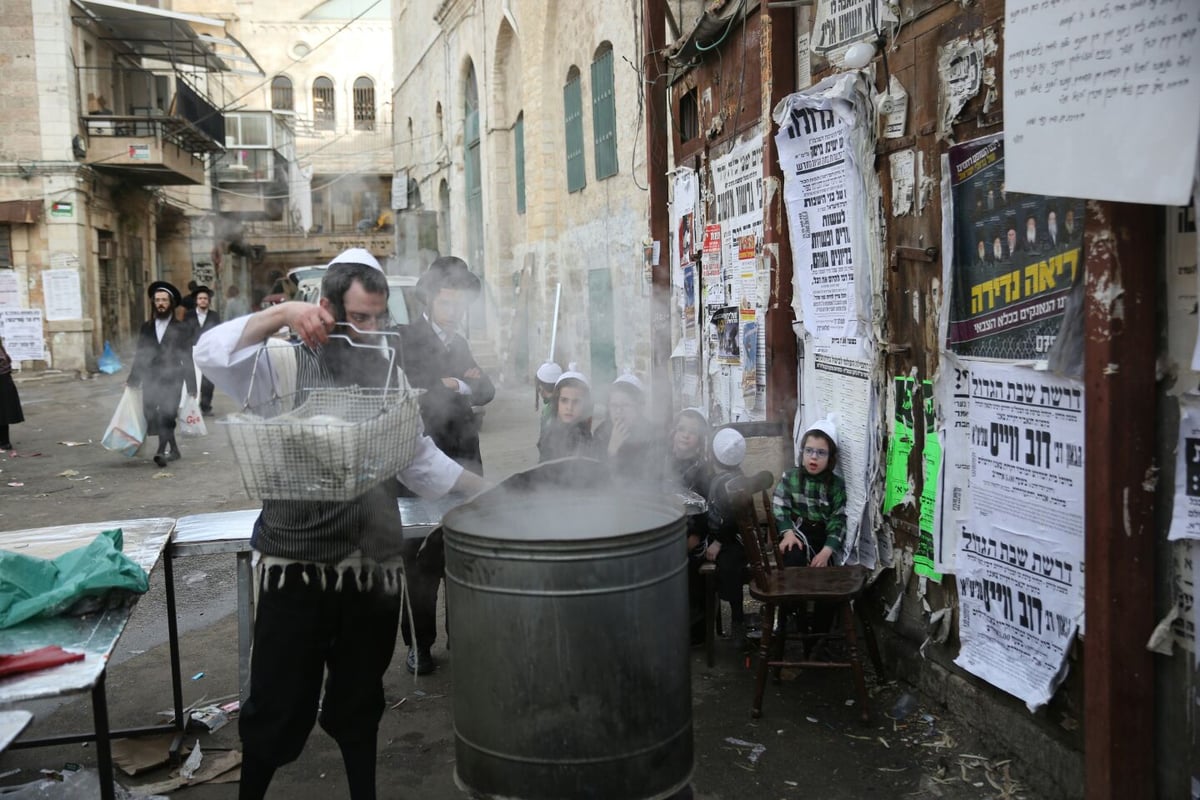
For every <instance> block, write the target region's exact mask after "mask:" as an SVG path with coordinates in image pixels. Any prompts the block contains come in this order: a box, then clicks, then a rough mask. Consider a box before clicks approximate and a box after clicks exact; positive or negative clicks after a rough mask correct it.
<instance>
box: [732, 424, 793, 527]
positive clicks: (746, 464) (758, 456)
mask: <svg viewBox="0 0 1200 800" xmlns="http://www.w3.org/2000/svg"><path fill="white" fill-rule="evenodd" d="M721 428H731V429H733V430H735V431H737V432H738V433H740V434H741V435H742V436H744V437H745V439H746V458H745V460H744V461H743V462H742V471H743V472H745V473H746V474H747V475H753V474H755V473H757V472H759V471H761V470H767V471H769V472H770V473H771V476H772V484H771V486H772V487H773V486H774V485H775V484H776V483H778V482H779V479H780V478H782V477H783V473H784V472H785V471H786V470H787V469H789V468H790V467H792V466H794V463H795V454H794V447H793V443H792V433H791V430H790V429H789V428H788V427H787V426H786V425H784V424H783V423H782V422H778V421H776V422H730V423H727V424H725V425H721V426H720V427H719V428H718V429H717V430H720V429H721ZM769 491H770V489H768V492H769ZM756 494H757V492H756ZM766 499H767V502H766V503H765V504H762V503H761V502H756V506H760V507H759V508H758V520H759V524H760V525H761V524H766V522H767V521H768V520H769V519H770V518H771V503H770V495H769V494H768V495H767V497H766Z"/></svg>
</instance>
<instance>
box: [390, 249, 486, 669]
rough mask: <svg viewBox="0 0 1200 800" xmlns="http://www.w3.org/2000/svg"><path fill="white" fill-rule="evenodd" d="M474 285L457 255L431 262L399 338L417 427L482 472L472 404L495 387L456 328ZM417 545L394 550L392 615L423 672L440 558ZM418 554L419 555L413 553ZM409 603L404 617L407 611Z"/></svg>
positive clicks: (435, 549)
mask: <svg viewBox="0 0 1200 800" xmlns="http://www.w3.org/2000/svg"><path fill="white" fill-rule="evenodd" d="M479 289H480V286H479V278H477V277H475V275H473V274H472V273H471V271H470V270H469V269H467V264H466V262H464V261H463V260H462V259H461V258H455V257H453V256H443V257H441V258H438V259H436V260H435V261H434V262H433V263H432V264H431V265H430V266H429V269H428V270H426V271H425V274H423V275H422V276H421V279H420V280H419V281H418V282H417V292H418V294H420V295H421V298H422V300H423V301H424V303H425V309H424V312H423V313H422V315H421V316H420V317H419V318H418V319H416V320H414V321H412V322H411V323H409V324H408V325H402V326H401V327H400V335H401V342H402V344H403V348H404V350H403V356H404V374H405V375H407V376H408V380H409V382H410V383H411V384H412V385H413V386H415V387H417V388H419V389H424V390H425V393H424V394H422V395H421V421H422V422H423V423H424V425H425V432H426V433H427V434H428V435H429V438H431V439H433V443H434V444H436V445H437V446H438V449H440V450H441V451H442V452H443V453H445V454H446V455H448V456H450V458H452V459H454V460H455V461H457V462H458V463H459V464H461V465H462V466H463V467H464V468H466V469H467V470H469V471H471V472H474V473H475V474H477V475H482V474H483V457H482V455H481V454H480V451H479V422H478V419H477V417H476V415H475V409H474V406H481V405H484V404H485V403H489V402H491V400H492V398H493V397H495V396H496V387H495V386H493V385H492V381H491V380H490V379H489V378H488V376H487V375H485V374H484V372H483V370H481V369H480V368H479V365H478V364H476V363H475V357H474V356H472V355H471V348H470V346H469V345H468V344H467V340H466V339H464V338H463V336H462V334H460V333H458V329H459V327H460V326H461V325H462V321H463V317H464V316H465V315H466V311H467V305H468V304H469V303H470V302H471V300H472V299H474V298H475V297H477V296H478V295H479ZM405 491H407V490H406V489H405ZM422 544H423V542H422V540H420V539H411V540H408V541H405V543H404V546H403V548H402V550H401V557H402V558H403V560H404V569H405V575H406V576H407V580H408V595H407V597H406V599H405V607H404V609H403V610H402V613H401V616H400V633H401V636H402V637H403V638H404V643H405V644H406V645H408V648H409V650H408V658H407V660H406V662H405V666H406V667H407V669H408V671H409V672H414V673H418V674H422V675H424V674H427V673H429V672H432V671H433V670H434V669H435V668H436V666H437V665H436V664H435V663H434V661H433V657H432V656H431V655H430V652H429V649H430V647H432V646H433V643H434V641H435V639H436V638H437V596H438V586H439V584H440V583H441V578H442V574H443V568H442V567H443V564H444V560H443V559H444V556H443V554H442V550H441V542H440V541H433V540H430V541H429V542H428V544H427V546H424V547H422ZM418 551H420V552H422V553H423V555H422V556H420V557H418ZM410 601H411V603H412V613H411V615H410V614H409V613H407V604H408V602H410ZM410 616H411V618H412V623H413V624H412V626H411V627H410V625H409V618H410Z"/></svg>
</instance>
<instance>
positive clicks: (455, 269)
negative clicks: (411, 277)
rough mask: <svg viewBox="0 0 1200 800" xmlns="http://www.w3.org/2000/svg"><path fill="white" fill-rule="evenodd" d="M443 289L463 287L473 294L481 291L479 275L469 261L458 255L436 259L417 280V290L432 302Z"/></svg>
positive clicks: (462, 288)
mask: <svg viewBox="0 0 1200 800" xmlns="http://www.w3.org/2000/svg"><path fill="white" fill-rule="evenodd" d="M442 289H461V290H463V291H465V292H468V293H469V294H472V295H478V294H479V292H480V283H479V276H478V275H476V274H475V273H473V272H471V270H470V268H468V267H467V262H465V261H463V260H462V259H461V258H458V257H457V256H441V257H440V258H436V259H434V261H433V263H432V264H430V265H429V269H427V270H425V272H424V273H423V274H422V275H421V277H420V279H418V280H417V292H418V293H420V294H421V295H422V297H424V299H425V302H427V303H428V302H432V301H433V298H434V297H435V296H436V295H437V293H438V292H440V291H441V290H442Z"/></svg>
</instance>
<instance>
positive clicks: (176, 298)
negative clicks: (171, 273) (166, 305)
mask: <svg viewBox="0 0 1200 800" xmlns="http://www.w3.org/2000/svg"><path fill="white" fill-rule="evenodd" d="M155 292H166V293H167V294H169V295H171V305H173V306H177V305H179V302H180V300H182V299H183V298H182V297H181V296H180V294H179V290H178V289H176V288H175V286H174V285H173V284H170V283H167V282H166V281H155V282H154V283H152V284H150V288H148V289H146V294H147V295H148V296H149V297H150V300H151V301H153V300H154V293H155Z"/></svg>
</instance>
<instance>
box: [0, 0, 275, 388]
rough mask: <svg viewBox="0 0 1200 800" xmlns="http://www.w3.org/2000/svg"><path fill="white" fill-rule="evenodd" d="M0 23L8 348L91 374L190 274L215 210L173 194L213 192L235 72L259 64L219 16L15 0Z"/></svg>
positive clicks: (0, 306)
mask: <svg viewBox="0 0 1200 800" xmlns="http://www.w3.org/2000/svg"><path fill="white" fill-rule="evenodd" d="M0 18H3V19H4V20H5V24H4V30H3V33H2V34H0V58H2V60H3V62H4V63H5V64H6V81H5V85H6V88H5V90H4V92H5V109H6V113H5V114H4V115H2V116H0V311H3V312H4V314H5V317H6V319H8V318H10V317H11V321H12V323H13V325H8V324H6V328H9V330H8V333H7V334H6V340H7V342H8V345H9V348H10V349H15V350H16V351H17V352H18V353H19V354H20V355H16V356H15V357H16V358H17V359H18V360H19V361H22V362H26V363H25V366H26V367H31V366H44V365H49V366H52V367H54V368H57V369H62V370H84V369H86V368H87V367H88V366H89V365H90V364H93V363H94V359H95V356H96V354H97V353H99V351H100V349H101V348H102V347H103V344H104V342H105V341H111V342H112V343H113V345H114V346H115V347H119V346H120V345H121V344H122V343H124V342H125V341H127V339H128V337H129V336H130V334H131V333H132V332H134V331H136V328H137V326H138V325H139V324H140V323H141V321H142V320H143V319H145V314H146V303H145V288H146V286H147V285H148V284H149V283H150V282H151V281H153V280H155V279H158V278H165V279H169V280H174V281H176V282H178V283H181V284H184V283H186V281H187V280H188V279H190V278H191V276H192V261H193V253H192V251H191V250H192V245H191V244H190V241H191V236H190V226H189V222H188V216H189V214H193V213H201V214H202V213H205V212H206V211H207V208H206V199H205V196H204V195H203V194H199V195H197V194H192V193H188V192H186V191H179V192H177V193H175V194H174V195H168V194H167V193H166V191H165V190H164V189H163V187H168V186H170V187H197V186H202V185H203V184H204V183H205V180H206V176H205V169H206V159H207V158H208V157H209V155H210V154H212V153H216V152H220V150H221V142H222V140H223V138H224V122H223V118H222V116H221V112H220V111H219V110H218V109H219V108H220V107H221V106H222V105H224V103H225V101H226V95H225V84H224V83H223V80H224V77H226V76H227V75H228V73H229V71H230V70H231V69H233V68H235V67H234V65H235V64H238V60H239V59H244V60H245V61H246V62H249V63H252V59H249V57H248V56H247V54H246V53H245V51H244V50H243V49H242V48H241V47H240V45H238V44H237V43H236V42H235V41H233V40H231V39H229V38H228V37H227V36H226V35H225V31H224V24H223V23H222V22H221V21H220V20H216V19H211V18H208V17H202V16H198V15H194V14H181V13H177V12H171V11H166V10H160V9H157V8H150V7H146V6H141V5H133V4H128V3H122V2H116V1H115V0H55V1H54V2H31V0H4V2H3V3H0ZM239 66H240V65H239ZM18 312H20V313H19V314H18ZM13 314H18V316H16V317H12V315H13ZM40 325H44V328H42V329H41V330H40V332H39V326H40ZM43 343H44V345H45V346H44V347H43ZM22 356H24V357H22ZM30 362H31V363H30Z"/></svg>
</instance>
